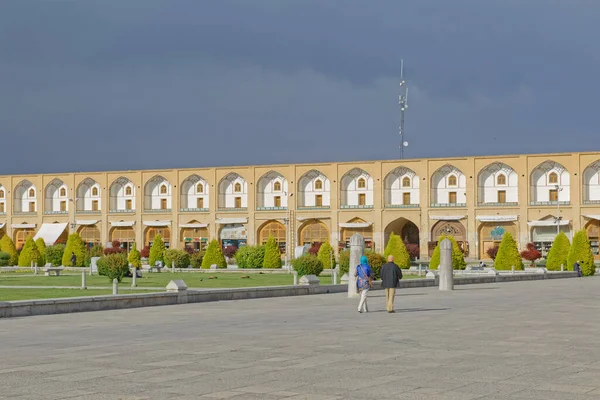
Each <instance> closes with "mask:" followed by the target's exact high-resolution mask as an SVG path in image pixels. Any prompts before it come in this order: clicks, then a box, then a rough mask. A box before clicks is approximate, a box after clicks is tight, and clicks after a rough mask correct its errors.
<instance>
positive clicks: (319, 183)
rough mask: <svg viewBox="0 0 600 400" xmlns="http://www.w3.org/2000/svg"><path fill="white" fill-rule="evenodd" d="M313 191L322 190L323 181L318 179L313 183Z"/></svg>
mask: <svg viewBox="0 0 600 400" xmlns="http://www.w3.org/2000/svg"><path fill="white" fill-rule="evenodd" d="M315 190H323V181H322V180H320V179H317V180H316V181H315Z"/></svg>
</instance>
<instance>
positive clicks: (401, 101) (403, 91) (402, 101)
mask: <svg viewBox="0 0 600 400" xmlns="http://www.w3.org/2000/svg"><path fill="white" fill-rule="evenodd" d="M398 105H400V127H399V128H398V133H399V134H400V158H401V159H403V158H404V148H405V147H407V146H408V142H407V141H406V137H405V132H404V111H405V110H406V109H407V108H408V87H407V86H406V82H405V81H404V59H402V60H401V61H400V94H399V95H398Z"/></svg>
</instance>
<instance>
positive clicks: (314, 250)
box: [308, 242, 323, 256]
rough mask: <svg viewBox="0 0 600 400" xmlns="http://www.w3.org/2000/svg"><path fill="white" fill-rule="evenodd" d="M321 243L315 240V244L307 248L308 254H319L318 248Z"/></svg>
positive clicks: (319, 248)
mask: <svg viewBox="0 0 600 400" xmlns="http://www.w3.org/2000/svg"><path fill="white" fill-rule="evenodd" d="M322 244H323V243H320V242H316V243H315V244H313V245H312V246H310V248H309V249H308V254H312V255H313V256H316V255H317V254H319V250H321V245H322Z"/></svg>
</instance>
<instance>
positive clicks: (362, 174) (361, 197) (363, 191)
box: [340, 168, 373, 208]
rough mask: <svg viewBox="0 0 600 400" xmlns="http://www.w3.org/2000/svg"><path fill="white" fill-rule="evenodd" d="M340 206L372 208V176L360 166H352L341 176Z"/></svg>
mask: <svg viewBox="0 0 600 400" xmlns="http://www.w3.org/2000/svg"><path fill="white" fill-rule="evenodd" d="M340 205H341V207H342V208H372V207H373V178H372V177H371V175H369V173H368V172H367V171H365V170H364V169H361V168H352V169H351V170H350V171H348V172H346V173H345V174H344V175H343V176H342V180H341V187H340Z"/></svg>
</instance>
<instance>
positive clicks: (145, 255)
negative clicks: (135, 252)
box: [140, 246, 150, 258]
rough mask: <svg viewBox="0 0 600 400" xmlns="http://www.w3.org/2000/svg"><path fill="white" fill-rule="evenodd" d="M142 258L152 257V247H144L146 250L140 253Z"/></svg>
mask: <svg viewBox="0 0 600 400" xmlns="http://www.w3.org/2000/svg"><path fill="white" fill-rule="evenodd" d="M140 257H142V258H148V257H150V247H148V246H144V248H143V249H142V250H141V251H140Z"/></svg>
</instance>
